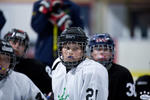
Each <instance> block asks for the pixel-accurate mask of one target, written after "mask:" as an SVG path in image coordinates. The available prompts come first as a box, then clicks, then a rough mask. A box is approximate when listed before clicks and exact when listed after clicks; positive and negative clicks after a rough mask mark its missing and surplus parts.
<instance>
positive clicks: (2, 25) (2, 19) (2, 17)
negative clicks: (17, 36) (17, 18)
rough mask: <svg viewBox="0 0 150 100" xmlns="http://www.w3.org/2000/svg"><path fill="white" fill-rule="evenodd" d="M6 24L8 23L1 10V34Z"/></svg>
mask: <svg viewBox="0 0 150 100" xmlns="http://www.w3.org/2000/svg"><path fill="white" fill-rule="evenodd" d="M5 23H6V19H5V16H4V14H3V12H2V11H1V10H0V32H1V30H2V28H3V27H4V25H5ZM0 37H1V33H0Z"/></svg>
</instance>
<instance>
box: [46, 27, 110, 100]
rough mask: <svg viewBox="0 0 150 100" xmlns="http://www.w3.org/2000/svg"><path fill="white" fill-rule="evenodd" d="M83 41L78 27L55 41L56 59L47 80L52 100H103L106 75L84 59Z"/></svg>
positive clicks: (105, 98)
mask: <svg viewBox="0 0 150 100" xmlns="http://www.w3.org/2000/svg"><path fill="white" fill-rule="evenodd" d="M86 45H87V37H86V35H85V33H84V32H83V30H82V29H81V28H79V27H70V28H67V29H65V30H64V31H63V32H62V34H61V35H60V37H59V39H58V56H59V58H58V59H56V60H55V62H54V64H53V67H52V70H51V71H52V72H49V73H51V77H52V87H53V92H54V99H55V100H58V99H59V100H107V97H108V73H107V70H106V68H105V67H104V66H102V65H101V64H99V63H97V62H95V61H93V60H90V59H88V58H86Z"/></svg>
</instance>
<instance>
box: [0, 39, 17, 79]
mask: <svg viewBox="0 0 150 100" xmlns="http://www.w3.org/2000/svg"><path fill="white" fill-rule="evenodd" d="M0 54H3V55H7V56H10V65H9V68H8V69H5V70H6V71H7V72H6V73H5V74H1V73H0V80H1V79H3V78H4V77H6V76H7V75H8V74H9V73H10V69H13V68H14V67H15V64H16V56H15V54H14V51H13V48H12V47H11V45H10V44H9V42H7V41H5V40H0ZM0 70H3V68H2V65H1V64H0Z"/></svg>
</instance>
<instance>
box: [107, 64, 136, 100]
mask: <svg viewBox="0 0 150 100" xmlns="http://www.w3.org/2000/svg"><path fill="white" fill-rule="evenodd" d="M108 74H109V97H108V100H134V95H135V88H134V84H133V78H132V75H131V73H130V72H129V70H128V69H127V68H125V67H123V66H121V65H118V64H114V63H112V66H111V68H110V69H109V70H108Z"/></svg>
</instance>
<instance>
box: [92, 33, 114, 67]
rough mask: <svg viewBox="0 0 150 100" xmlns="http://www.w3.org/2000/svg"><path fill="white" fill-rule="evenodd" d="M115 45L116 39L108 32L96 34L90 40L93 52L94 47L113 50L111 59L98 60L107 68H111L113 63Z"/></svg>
mask: <svg viewBox="0 0 150 100" xmlns="http://www.w3.org/2000/svg"><path fill="white" fill-rule="evenodd" d="M114 46H115V45H114V41H113V39H112V38H111V37H110V35H109V34H108V33H102V34H96V35H94V36H93V37H92V38H91V40H90V42H89V47H90V51H91V52H93V49H98V50H99V49H102V50H103V51H106V50H109V51H110V52H111V56H110V58H109V59H104V60H103V61H98V62H99V63H101V64H103V65H104V66H105V67H106V68H107V69H109V67H110V66H111V63H112V62H113V60H114ZM91 57H92V56H91ZM92 58H93V57H92Z"/></svg>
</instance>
